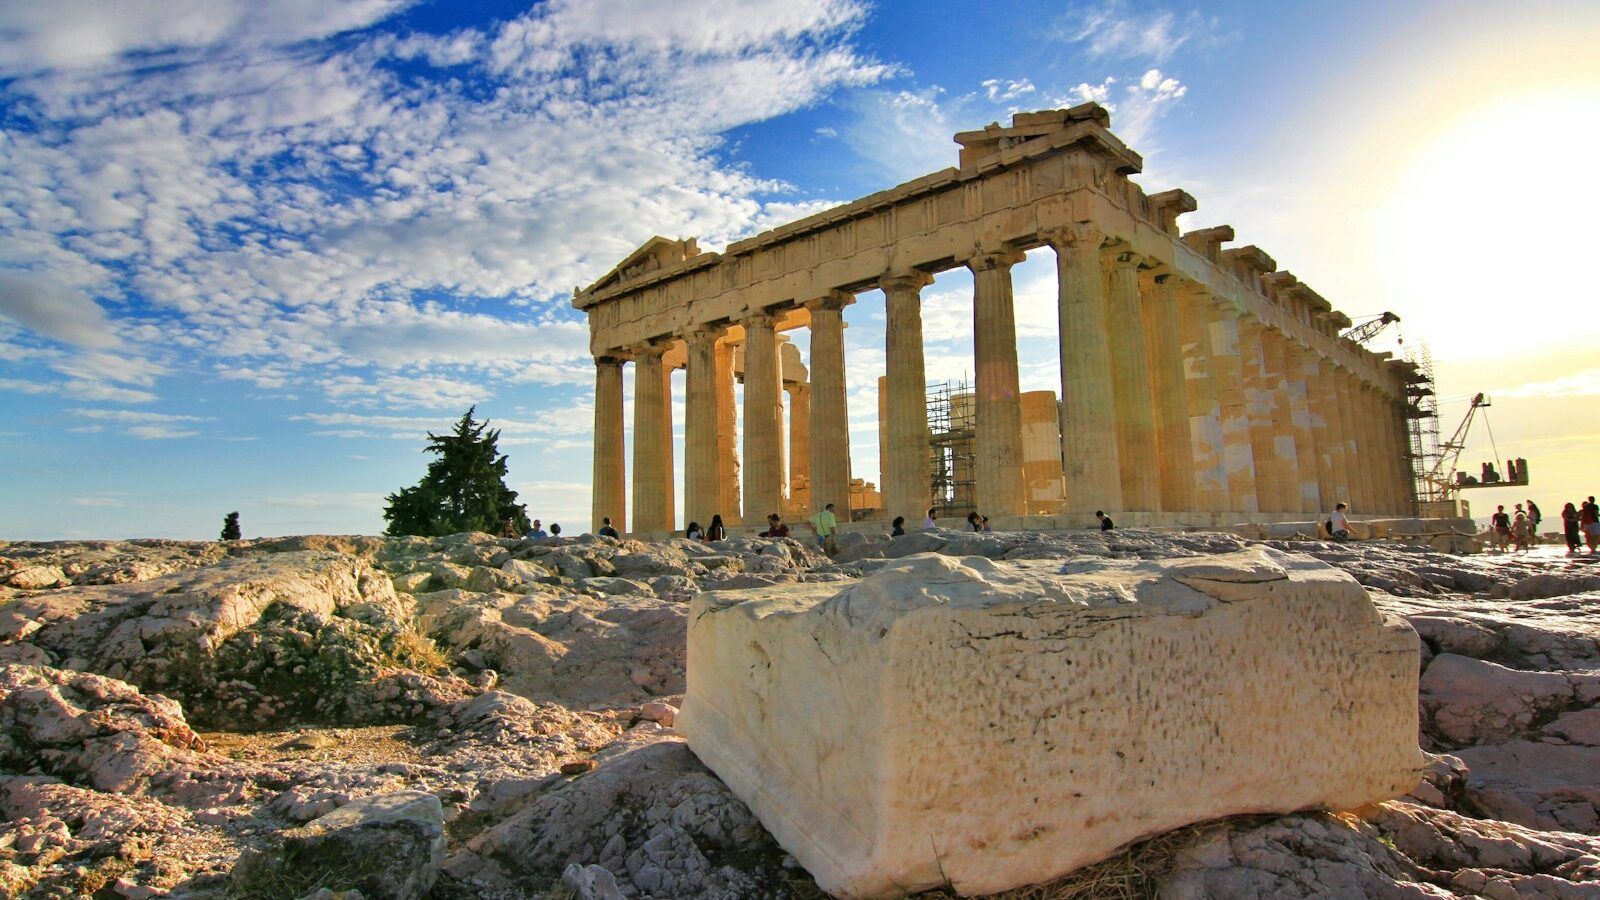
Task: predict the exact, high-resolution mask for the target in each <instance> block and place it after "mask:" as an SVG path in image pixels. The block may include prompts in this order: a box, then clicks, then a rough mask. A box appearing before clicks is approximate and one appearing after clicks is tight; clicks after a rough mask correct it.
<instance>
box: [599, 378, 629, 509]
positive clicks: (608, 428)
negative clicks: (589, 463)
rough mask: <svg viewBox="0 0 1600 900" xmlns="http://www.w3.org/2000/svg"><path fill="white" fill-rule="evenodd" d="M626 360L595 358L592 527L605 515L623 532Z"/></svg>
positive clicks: (626, 493)
mask: <svg viewBox="0 0 1600 900" xmlns="http://www.w3.org/2000/svg"><path fill="white" fill-rule="evenodd" d="M622 362H623V361H622V360H621V359H618V358H617V357H614V356H598V357H595V361H594V482H593V484H594V494H593V497H592V500H591V506H592V515H591V519H592V523H591V526H590V527H591V529H592V530H593V531H595V532H598V531H599V530H600V526H601V524H602V523H603V522H604V521H605V519H607V518H610V519H611V525H612V527H614V528H616V529H617V531H619V532H625V531H627V530H628V505H627V496H628V474H627V468H628V467H627V459H626V456H625V455H624V449H623V438H622V425H623V419H622Z"/></svg>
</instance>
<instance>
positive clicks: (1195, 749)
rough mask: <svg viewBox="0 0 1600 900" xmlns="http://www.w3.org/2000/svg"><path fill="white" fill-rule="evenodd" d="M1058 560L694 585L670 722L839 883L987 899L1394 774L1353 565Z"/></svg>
mask: <svg viewBox="0 0 1600 900" xmlns="http://www.w3.org/2000/svg"><path fill="white" fill-rule="evenodd" d="M1060 569H1061V563H1060V560H1037V561H1018V562H995V561H991V560H988V559H984V558H981V557H965V558H957V557H947V556H936V555H931V554H923V555H918V556H913V557H909V558H906V559H903V560H897V561H895V562H893V563H890V564H889V565H886V566H884V567H882V568H879V569H877V570H876V572H875V573H874V574H873V575H871V576H868V577H867V578H864V579H862V580H860V581H858V582H855V583H853V584H851V585H849V586H848V587H845V588H844V589H842V590H840V589H839V588H838V587H837V585H827V584H805V585H782V586H774V587H771V588H767V589H762V590H753V591H745V592H738V593H734V592H707V593H703V594H701V595H699V596H698V597H696V598H695V600H694V603H693V605H692V607H691V610H690V614H689V622H690V626H689V644H688V693H687V695H686V699H685V701H684V705H683V708H682V711H681V712H680V713H679V715H678V718H677V722H676V726H675V727H676V728H677V729H678V730H679V731H681V732H682V733H683V734H684V736H685V737H686V738H687V740H688V742H689V746H690V747H691V748H692V749H693V750H694V751H695V753H696V754H697V755H699V757H700V759H701V760H702V761H703V762H705V763H706V765H707V766H709V767H710V768H711V769H712V770H713V771H714V772H716V773H717V775H718V776H719V777H721V778H722V780H723V781H724V782H726V783H727V784H728V785H729V787H730V788H732V790H733V791H734V793H735V794H737V795H738V796H739V797H740V799H742V800H744V801H745V802H746V803H747V804H749V805H750V808H751V809H752V810H754V812H755V813H756V815H757V816H758V817H759V818H760V819H761V821H762V823H763V824H764V825H765V826H766V828H767V829H768V830H769V831H770V832H771V833H772V834H773V836H774V837H775V838H776V839H777V840H778V842H779V843H780V844H781V845H783V847H784V848H785V849H787V850H788V851H789V852H790V853H792V854H794V856H795V858H796V859H798V860H799V861H800V863H801V864H802V865H803V866H805V867H806V869H807V870H808V871H809V872H810V873H811V874H812V876H814V877H815V878H816V880H817V883H818V885H819V886H820V887H821V888H822V889H823V890H825V891H827V892H828V893H830V894H833V895H836V896H845V897H881V896H902V895H903V894H906V893H912V892H915V891H919V890H923V889H928V888H934V887H939V886H942V885H945V884H950V885H952V886H953V887H954V889H955V890H956V891H957V892H959V893H961V894H963V895H971V894H988V893H993V892H998V891H1002V890H1007V889H1010V888H1014V887H1019V886H1022V885H1028V884H1037V883H1042V882H1047V881H1050V880H1052V879H1055V878H1058V877H1060V876H1061V875H1064V874H1066V873H1068V872H1071V871H1073V870H1074V869H1077V868H1079V867H1082V866H1085V865H1088V864H1090V863H1093V862H1096V861H1098V860H1101V859H1104V858H1105V857H1107V856H1109V855H1110V854H1112V853H1114V852H1115V851H1116V850H1117V849H1118V848H1121V847H1124V846H1126V845H1127V844H1129V843H1131V842H1134V841H1137V840H1140V839H1142V838H1145V837H1149V836H1151V835H1155V834H1159V833H1161V832H1164V831H1168V830H1171V829H1173V828H1177V827H1180V826H1183V825H1186V824H1189V823H1193V822H1198V821H1204V820H1207V819H1213V818H1218V817H1221V816H1227V815H1233V814H1238V813H1284V812H1290V811H1294V810H1301V809H1333V810H1338V809H1349V808H1353V807H1356V806H1360V805H1363V804H1366V803H1372V802H1376V801H1380V800H1385V799H1388V798H1391V797H1395V796H1398V795H1400V794H1403V793H1405V792H1406V791H1408V790H1410V789H1411V788H1412V787H1414V786H1415V785H1416V783H1417V781H1418V778H1419V773H1420V766H1421V762H1422V759H1421V753H1420V751H1419V750H1418V749H1417V740H1416V735H1417V704H1416V696H1417V673H1418V662H1419V660H1418V654H1419V643H1418V640H1417V636H1416V633H1415V632H1414V631H1413V630H1412V629H1411V626H1410V625H1408V624H1406V623H1405V622H1404V620H1402V619H1400V618H1398V617H1387V616H1385V615H1383V614H1381V613H1379V612H1378V610H1377V609H1376V608H1374V606H1373V604H1372V601H1371V600H1370V599H1369V598H1368V596H1367V593H1366V590H1365V589H1364V588H1363V587H1362V586H1361V585H1360V584H1358V583H1357V582H1356V581H1355V580H1354V579H1353V578H1351V577H1350V576H1349V575H1347V574H1345V573H1343V572H1340V571H1337V570H1335V569H1333V568H1331V567H1329V566H1327V565H1325V564H1323V563H1320V562H1316V561H1313V560H1309V559H1306V558H1304V557H1297V556H1293V555H1289V554H1283V553H1279V552H1277V551H1273V550H1268V549H1259V550H1252V551H1245V552H1240V553H1234V554H1227V555H1222V556H1210V557H1202V558H1196V559H1185V560H1167V561H1158V562H1145V561H1136V560H1126V561H1123V560H1096V561H1094V562H1091V563H1082V564H1079V565H1075V566H1074V569H1075V571H1074V572H1073V573H1072V574H1062V573H1061V571H1060Z"/></svg>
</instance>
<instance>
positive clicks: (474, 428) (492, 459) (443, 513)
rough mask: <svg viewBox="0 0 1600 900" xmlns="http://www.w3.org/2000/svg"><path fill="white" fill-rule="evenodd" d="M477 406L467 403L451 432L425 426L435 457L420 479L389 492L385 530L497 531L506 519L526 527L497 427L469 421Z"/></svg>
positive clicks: (432, 532) (521, 528)
mask: <svg viewBox="0 0 1600 900" xmlns="http://www.w3.org/2000/svg"><path fill="white" fill-rule="evenodd" d="M476 410H477V407H476V406H474V407H472V408H471V409H468V410H467V412H466V415H463V416H462V417H461V421H459V422H457V423H456V427H455V430H454V431H452V432H450V433H449V434H444V435H438V434H434V433H433V432H431V431H430V432H428V446H427V447H426V448H425V449H424V451H423V452H425V453H433V454H436V455H437V456H438V459H435V460H434V461H432V462H430V463H428V472H427V474H426V475H424V476H422V480H421V481H420V482H418V483H417V484H415V485H413V486H411V487H408V488H405V489H403V490H401V491H400V492H399V493H396V494H390V495H389V496H388V498H387V499H388V501H389V506H388V508H387V509H385V510H384V512H383V518H384V520H385V521H387V522H388V523H389V526H388V527H387V528H386V529H385V533H387V534H396V535H398V534H415V535H422V536H425V537H435V536H438V535H441V534H455V533H456V532H460V531H486V532H489V533H490V534H498V533H500V530H501V529H502V528H503V527H504V526H505V522H506V520H507V519H510V520H511V521H512V523H513V526H514V527H515V528H516V530H517V531H518V532H519V533H520V532H523V531H527V530H528V528H529V524H528V511H527V509H526V507H524V506H523V505H522V504H521V503H518V502H517V492H516V491H513V490H511V489H510V488H508V487H506V483H505V477H506V458H505V457H504V456H502V455H501V454H500V450H499V448H498V447H497V446H496V443H497V442H498V441H499V440H500V432H499V430H498V429H496V430H492V431H491V430H489V423H488V421H487V420H485V421H483V422H475V421H473V418H472V414H473V413H474V412H475V411H476Z"/></svg>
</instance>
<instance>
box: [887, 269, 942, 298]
mask: <svg viewBox="0 0 1600 900" xmlns="http://www.w3.org/2000/svg"><path fill="white" fill-rule="evenodd" d="M930 284H933V276H932V275H929V274H928V273H927V272H924V271H922V270H921V269H906V270H904V271H896V272H889V273H887V274H885V275H884V276H883V277H882V278H879V279H878V287H880V288H882V289H883V292H884V293H886V294H887V293H889V292H890V291H908V290H909V291H920V290H922V289H923V288H925V287H927V286H928V285H930Z"/></svg>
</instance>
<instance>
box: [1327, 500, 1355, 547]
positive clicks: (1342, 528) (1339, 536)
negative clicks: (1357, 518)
mask: <svg viewBox="0 0 1600 900" xmlns="http://www.w3.org/2000/svg"><path fill="white" fill-rule="evenodd" d="M1348 508H1349V507H1347V506H1345V505H1344V504H1343V503H1339V504H1335V505H1334V507H1333V516H1332V517H1330V518H1329V519H1328V523H1329V524H1330V525H1331V526H1332V527H1330V528H1329V529H1328V532H1329V535H1330V536H1331V537H1332V538H1333V539H1334V540H1336V541H1348V540H1350V519H1349V517H1347V516H1346V515H1345V512H1344V511H1345V510H1346V509H1348Z"/></svg>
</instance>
